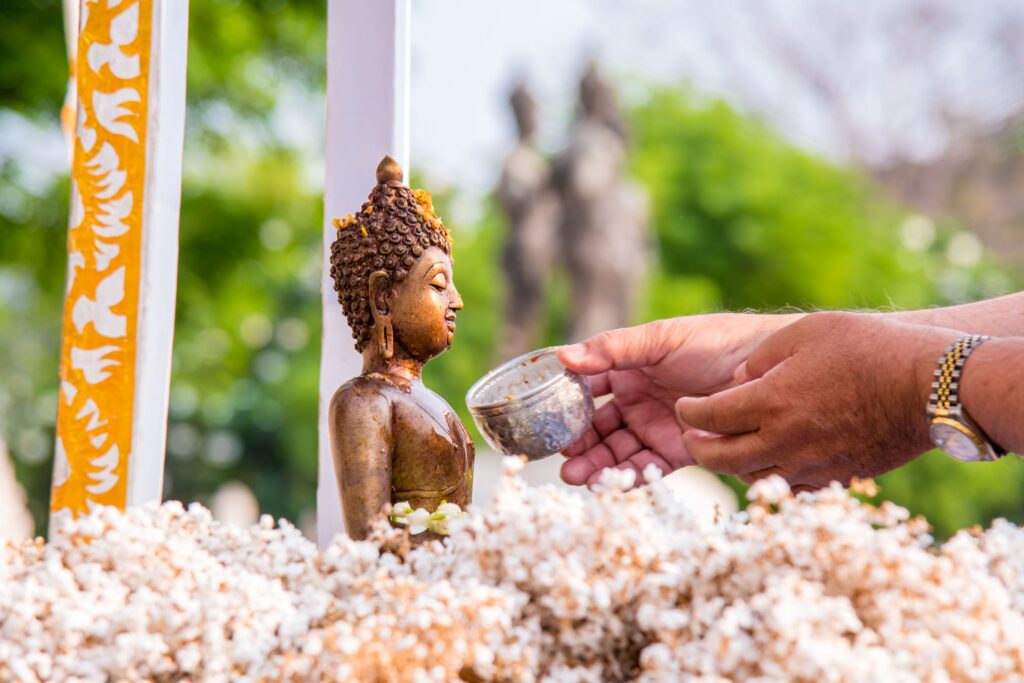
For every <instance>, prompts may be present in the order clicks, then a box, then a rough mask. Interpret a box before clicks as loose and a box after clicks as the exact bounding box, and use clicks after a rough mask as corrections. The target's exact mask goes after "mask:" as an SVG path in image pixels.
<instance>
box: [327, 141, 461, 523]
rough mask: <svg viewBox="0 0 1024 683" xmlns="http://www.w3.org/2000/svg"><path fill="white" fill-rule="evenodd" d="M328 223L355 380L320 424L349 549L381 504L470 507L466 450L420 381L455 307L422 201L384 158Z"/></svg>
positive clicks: (457, 424) (457, 429)
mask: <svg viewBox="0 0 1024 683" xmlns="http://www.w3.org/2000/svg"><path fill="white" fill-rule="evenodd" d="M334 224H335V227H337V229H338V236H337V239H336V240H335V241H334V243H333V244H332V245H331V277H332V278H333V279H334V289H335V290H336V291H337V293H338V301H339V302H340V303H341V307H342V311H343V312H344V314H345V317H346V319H347V320H348V324H349V326H350V327H351V328H352V336H353V337H354V338H355V348H356V351H359V352H360V353H361V354H362V356H363V369H362V374H360V375H359V376H358V377H356V378H354V379H352V380H350V381H348V382H346V383H345V384H343V385H342V386H341V387H340V388H339V389H338V390H337V392H336V393H335V394H334V398H333V399H332V400H331V405H330V409H329V410H330V415H329V424H330V435H331V446H332V450H333V456H334V469H335V472H336V474H337V479H338V493H339V495H340V498H341V501H342V515H343V517H344V520H345V529H346V531H347V532H348V534H349V535H350V536H352V537H353V538H357V539H361V538H365V537H366V535H367V534H368V532H369V530H370V526H371V524H372V523H373V522H374V520H375V519H376V518H378V517H379V516H380V515H382V514H383V513H384V511H385V510H386V508H387V506H388V504H389V503H390V504H391V505H397V504H398V503H408V504H409V505H410V506H411V507H412V508H413V509H416V508H424V509H426V510H427V511H430V512H433V511H434V510H435V509H436V508H437V507H438V506H439V505H440V504H441V503H442V502H447V503H454V504H456V505H459V506H460V507H461V508H463V509H465V507H466V506H467V505H468V504H469V503H470V502H471V499H472V491H473V460H474V449H473V442H472V440H471V439H470V437H469V433H468V432H467V431H466V428H465V426H464V425H463V424H462V422H461V421H460V420H459V418H458V416H457V415H456V414H455V411H454V410H452V408H451V406H449V405H448V403H447V402H445V400H444V399H443V398H441V397H440V396H439V395H437V394H435V393H434V392H433V391H431V390H430V389H428V388H427V387H425V386H424V385H423V382H422V372H423V366H424V365H425V364H426V363H427V362H428V361H429V360H430V359H431V358H434V357H435V356H438V355H440V354H441V353H444V352H445V351H446V350H447V349H448V348H449V347H450V346H451V344H452V339H453V337H454V334H455V316H456V313H457V312H458V311H459V310H460V309H461V308H462V298H461V297H460V296H459V292H458V290H456V289H455V282H454V280H453V277H452V259H451V239H450V236H449V234H448V231H447V229H446V228H445V227H444V225H443V224H442V222H441V220H440V219H439V218H438V217H437V215H436V214H435V213H434V208H433V204H432V202H431V198H430V195H429V194H428V193H427V192H425V191H423V190H411V189H409V188H408V187H407V186H405V185H403V184H402V169H401V168H400V167H399V165H398V164H397V163H396V162H395V160H394V159H392V158H391V157H385V158H384V160H383V161H381V162H380V165H379V166H378V167H377V185H376V186H375V187H374V188H373V190H372V191H371V192H370V196H369V199H368V201H367V202H366V203H364V204H363V206H362V208H361V209H360V211H359V212H358V213H356V214H354V215H348V216H345V217H344V218H342V219H335V221H334ZM429 535H430V534H429V533H428V534H424V535H423V536H429Z"/></svg>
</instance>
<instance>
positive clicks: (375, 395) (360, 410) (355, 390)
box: [330, 375, 394, 418]
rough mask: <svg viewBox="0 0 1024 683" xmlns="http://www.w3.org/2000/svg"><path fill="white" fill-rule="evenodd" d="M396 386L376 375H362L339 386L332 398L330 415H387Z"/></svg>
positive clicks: (334, 416)
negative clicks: (377, 377) (375, 376)
mask: <svg viewBox="0 0 1024 683" xmlns="http://www.w3.org/2000/svg"><path fill="white" fill-rule="evenodd" d="M393 390H394V387H393V386H392V385H391V384H389V383H387V382H384V381H381V380H379V379H376V378H374V377H368V376H365V375H360V376H359V377H354V378H352V379H350V380H349V381H347V382H345V383H344V384H342V385H341V386H340V387H338V390H337V391H335V392H334V397H333V398H331V406H330V415H331V417H332V418H339V417H341V418H344V417H346V416H355V415H369V414H375V415H386V414H389V413H390V412H391V395H390V394H391V393H392V392H393Z"/></svg>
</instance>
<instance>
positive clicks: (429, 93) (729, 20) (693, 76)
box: [0, 0, 1024, 205]
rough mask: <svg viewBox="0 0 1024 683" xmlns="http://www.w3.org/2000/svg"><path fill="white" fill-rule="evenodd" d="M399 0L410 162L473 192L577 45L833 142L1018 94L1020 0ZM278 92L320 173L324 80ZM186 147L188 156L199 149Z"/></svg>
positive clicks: (826, 149)
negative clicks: (404, 29) (406, 27)
mask: <svg viewBox="0 0 1024 683" xmlns="http://www.w3.org/2000/svg"><path fill="white" fill-rule="evenodd" d="M412 4H413V17H412V84H411V92H412V111H411V133H412V136H411V137H412V150H411V153H412V154H411V155H412V162H413V164H414V166H416V168H418V169H420V170H421V171H424V172H425V173H426V175H427V177H428V181H430V182H432V183H433V184H435V185H438V184H444V185H450V186H454V187H457V188H459V189H461V190H463V191H464V195H465V196H466V197H468V198H469V202H468V204H470V205H471V204H472V203H473V200H475V199H477V198H479V197H480V196H481V195H482V194H483V193H485V192H487V191H488V190H489V189H490V188H491V187H493V185H494V183H495V181H496V176H497V171H498V168H499V166H500V161H501V158H502V156H503V154H504V153H505V151H506V150H507V149H508V147H509V146H510V145H511V143H512V141H513V139H514V127H513V121H512V117H511V114H510V111H509V108H508V93H509V91H510V89H511V87H512V85H513V84H514V83H515V82H516V80H517V79H524V80H525V81H526V82H527V84H528V85H529V86H530V87H531V89H532V90H533V92H534V95H535V98H536V99H537V101H538V103H539V105H540V121H541V136H540V137H541V145H542V147H544V148H545V149H547V150H549V151H553V150H555V149H557V147H558V146H559V144H560V141H561V140H562V139H563V136H564V135H565V130H566V126H567V124H568V122H569V121H570V120H571V118H572V114H573V111H574V98H575V92H576V82H577V79H578V77H579V74H580V72H581V71H582V69H583V66H584V65H585V63H586V62H587V60H588V59H590V58H596V60H597V61H598V62H599V63H600V64H601V65H602V67H603V69H604V71H605V72H606V74H607V75H608V76H609V77H610V78H611V79H612V81H613V82H614V83H615V85H616V87H617V88H618V90H619V92H620V93H621V94H622V96H623V97H624V98H625V99H626V100H627V101H628V100H630V99H631V98H636V97H640V96H642V94H643V93H644V91H645V90H646V88H647V87H648V86H649V85H651V84H654V83H671V84H683V83H686V84H689V85H690V86H691V87H692V88H693V89H694V90H695V91H698V92H701V93H705V94H709V95H715V96H723V97H726V98H728V99H729V100H730V102H732V103H733V104H734V106H737V107H738V108H740V109H744V110H747V111H750V112H752V113H754V114H755V115H757V116H760V117H761V118H763V119H764V120H766V121H767V122H768V123H769V125H770V126H772V127H773V128H774V129H775V130H777V131H779V132H780V133H781V134H782V135H784V136H786V137H788V138H789V139H790V140H792V141H793V142H794V143H796V144H798V145H801V146H803V147H805V148H807V149H810V150H813V151H815V152H818V153H821V154H823V155H826V156H830V157H832V158H835V159H838V160H847V159H850V158H853V157H856V158H859V159H862V160H865V161H866V162H868V163H873V164H884V163H888V162H890V161H892V160H899V159H918V160H926V159H929V158H933V157H934V156H936V155H938V154H940V153H942V152H943V151H944V150H946V149H947V148H948V147H949V146H950V144H951V143H955V142H956V131H957V130H958V128H957V126H962V124H963V122H968V123H970V125H971V126H974V127H980V128H982V129H984V128H985V127H993V126H998V125H1001V124H1002V123H1003V122H1004V121H1005V119H1006V117H1007V116H1008V114H1010V113H1014V112H1019V111H1021V110H1022V109H1024V3H1022V2H1019V0H987V1H986V2H984V3H967V2H962V1H961V0H901V2H897V3H894V2H891V1H890V0H858V2H856V3H851V2H845V1H840V0H830V1H827V2H826V1H823V0H757V1H753V0H742V1H741V0H722V1H721V2H713V3H709V2H706V1H705V0H630V2H623V1H621V0H516V1H515V2H508V1H507V0H474V1H473V2H467V1H466V0H415V1H414V2H413V3H412ZM325 20H326V17H325ZM282 87H288V84H287V83H285V84H282ZM292 90H294V88H293V89H292ZM280 102H281V104H280V112H279V115H278V119H277V121H278V124H279V126H278V128H279V131H280V133H281V137H282V138H283V139H284V140H286V141H288V142H290V143H291V144H294V145H295V146H297V147H299V148H300V149H302V150H303V152H304V154H305V156H306V158H307V159H308V176H309V182H310V183H311V184H313V185H314V186H315V185H320V184H322V174H323V162H322V155H321V153H320V149H321V147H322V144H323V142H322V140H323V97H322V93H305V92H294V91H290V92H287V94H286V95H283V96H282V97H281V99H280ZM196 121H197V119H195V118H193V119H190V123H191V124H192V125H195V123H196ZM0 130H2V131H3V133H4V134H3V135H0V159H3V158H5V157H9V156H14V157H20V158H23V159H32V163H31V164H25V165H24V166H25V167H26V168H29V169H30V170H29V172H30V173H35V174H37V175H38V176H39V177H40V178H45V177H46V176H47V174H49V173H52V172H53V171H56V170H62V169H63V167H64V166H65V165H66V157H65V152H64V147H63V141H62V140H61V139H60V136H59V133H58V132H57V131H56V130H55V129H44V128H40V127H39V126H38V125H35V124H31V123H29V122H27V121H25V120H23V119H20V117H17V116H16V115H12V114H9V113H4V112H0ZM195 154H196V152H195V151H194V150H193V155H195ZM188 156H189V154H188V150H187V152H186V157H188ZM194 161H196V163H192V164H190V163H189V159H188V158H186V172H188V169H192V170H195V169H197V168H201V167H202V165H203V164H202V160H201V159H198V160H194ZM27 180H29V181H30V182H31V180H32V179H27Z"/></svg>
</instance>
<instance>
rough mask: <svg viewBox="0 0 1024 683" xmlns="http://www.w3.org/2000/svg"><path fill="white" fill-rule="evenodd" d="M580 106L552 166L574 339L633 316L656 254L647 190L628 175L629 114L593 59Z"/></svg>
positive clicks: (583, 81)
mask: <svg viewBox="0 0 1024 683" xmlns="http://www.w3.org/2000/svg"><path fill="white" fill-rule="evenodd" d="M579 112H580V115H579V119H578V121H577V122H576V125H575V127H574V129H573V131H572V133H571V135H570V138H569V142H568V145H567V146H566V149H565V150H564V151H563V152H562V153H561V154H560V155H559V157H558V159H557V160H556V162H555V169H554V185H555V187H556V188H557V190H558V193H559V196H560V199H561V205H562V217H561V235H560V237H561V247H562V253H563V255H564V259H565V264H566V268H567V269H568V273H569V286H570V289H571V306H570V320H569V333H568V336H569V339H570V340H571V341H578V340H580V339H583V338H585V337H589V336H591V335H593V334H596V333H598V332H601V331H602V330H607V329H611V328H616V327H622V326H625V325H628V324H629V323H630V322H631V319H632V317H633V312H634V308H635V305H636V303H637V299H638V296H639V290H640V285H641V283H642V281H643V276H644V274H645V272H646V270H647V264H648V260H649V257H650V245H649V236H648V229H647V222H648V202H647V196H646V194H645V193H644V191H643V190H642V189H640V188H639V187H637V186H636V185H635V184H633V183H631V182H630V181H629V180H628V179H627V178H626V161H627V151H628V147H627V133H626V125H625V120H624V117H623V114H622V110H621V109H620V108H619V105H618V102H617V100H616V97H615V93H614V91H613V90H612V88H611V87H610V86H609V85H608V84H607V83H606V82H605V81H604V80H603V79H602V78H601V76H600V74H599V73H598V71H597V68H596V67H595V66H594V65H593V64H590V65H589V66H588V67H587V69H586V71H585V73H584V74H583V77H582V79H581V80H580V86H579Z"/></svg>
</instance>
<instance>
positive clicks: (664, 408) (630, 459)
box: [558, 313, 801, 485]
mask: <svg viewBox="0 0 1024 683" xmlns="http://www.w3.org/2000/svg"><path fill="white" fill-rule="evenodd" d="M800 317H801V314H795V315H757V314H744V313H719V314H713V315H699V316H690V317H681V318H673V319H670V320H658V321H655V322H652V323H648V324H646V325H640V326H638V327H628V328H623V329H619V330H611V331H608V332H603V333H601V334H598V335H596V336H594V337H592V338H590V339H588V340H586V341H584V342H583V343H582V344H575V345H572V346H566V347H563V348H562V349H560V350H559V352H558V357H559V358H560V359H561V361H562V362H563V363H564V364H565V365H566V367H568V368H569V369H570V370H573V371H575V372H578V373H580V374H582V375H589V376H590V378H591V385H592V388H593V392H594V396H596V397H599V396H604V395H607V394H611V395H612V400H611V401H609V402H608V403H606V404H605V405H603V406H601V407H600V408H598V409H597V411H596V412H595V413H594V420H593V424H592V425H591V427H590V429H588V430H587V432H586V434H584V436H583V438H581V439H580V440H579V441H577V442H576V443H575V444H573V445H571V446H569V448H567V449H566V450H565V451H564V454H565V456H566V457H567V458H568V460H567V461H566V462H565V464H563V465H562V479H563V480H565V481H566V482H567V483H569V484H576V485H581V484H593V483H594V482H596V481H597V479H598V477H599V476H600V472H601V471H602V470H603V469H605V468H607V467H618V468H620V469H633V470H635V471H636V472H637V474H638V475H640V474H642V472H643V470H644V468H645V467H646V466H647V465H650V464H654V465H657V466H658V467H659V468H660V469H661V471H662V472H664V473H666V474H667V473H669V472H671V471H673V470H676V469H678V468H680V467H683V466H685V465H692V464H693V459H692V458H691V457H690V456H689V454H688V453H687V451H686V447H685V445H684V443H683V429H682V427H681V426H680V424H679V422H678V421H677V419H676V411H675V405H676V401H677V400H678V399H679V398H680V397H682V396H694V395H702V394H711V393H714V392H716V391H720V390H721V389H724V388H726V387H729V386H731V385H732V384H733V383H734V379H733V376H734V374H735V372H736V369H737V367H738V366H739V365H740V364H741V363H742V362H743V361H745V360H746V358H747V356H748V355H749V354H750V352H751V351H752V350H753V349H754V348H755V347H756V346H757V345H758V344H759V343H760V342H761V341H762V340H763V339H765V338H767V337H768V336H769V335H770V334H772V333H773V332H775V331H776V330H779V329H781V328H783V327H784V326H785V325H788V324H790V323H791V322H793V321H794V320H797V319H799V318H800ZM638 481H639V479H638Z"/></svg>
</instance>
